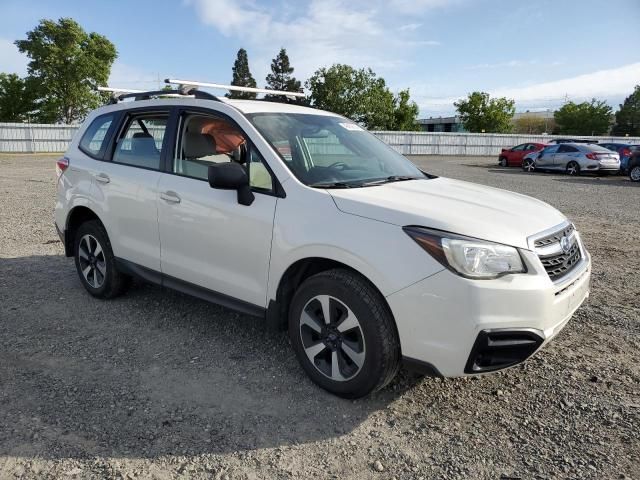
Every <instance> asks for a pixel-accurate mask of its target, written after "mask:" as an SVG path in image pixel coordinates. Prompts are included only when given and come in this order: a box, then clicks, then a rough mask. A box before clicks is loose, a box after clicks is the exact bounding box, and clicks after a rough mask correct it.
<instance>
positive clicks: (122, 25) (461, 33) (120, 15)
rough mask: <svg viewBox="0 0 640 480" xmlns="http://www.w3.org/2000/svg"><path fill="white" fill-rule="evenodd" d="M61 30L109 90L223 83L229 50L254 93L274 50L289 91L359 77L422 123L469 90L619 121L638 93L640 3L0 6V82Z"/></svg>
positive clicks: (502, 0)
mask: <svg viewBox="0 0 640 480" xmlns="http://www.w3.org/2000/svg"><path fill="white" fill-rule="evenodd" d="M60 17H72V18H74V19H75V20H76V21H78V22H79V23H80V24H81V25H82V26H83V28H84V29H85V30H87V31H95V32H97V33H100V34H102V35H105V36H106V37H107V38H109V39H110V40H111V41H112V42H113V43H114V44H115V45H116V48H117V50H118V59H117V60H116V62H115V63H114V65H113V68H112V72H111V78H110V84H111V86H116V87H122V88H127V87H129V88H137V89H144V88H156V87H158V85H159V82H160V81H161V80H162V79H164V78H167V77H173V78H183V79H191V80H199V81H207V82H215V83H230V81H231V67H232V65H233V61H234V59H235V55H236V53H237V51H238V49H239V48H241V47H242V48H245V49H246V50H247V52H248V55H249V65H250V68H251V72H252V73H253V75H254V77H255V78H256V80H257V82H258V85H260V86H262V85H264V83H265V81H264V77H265V76H266V74H267V73H268V72H269V68H270V63H271V59H272V58H273V57H274V56H275V55H276V54H277V52H278V51H279V49H280V48H281V47H284V48H286V49H287V52H288V53H289V57H290V59H291V64H292V66H293V67H294V68H295V76H296V77H297V78H298V79H300V80H303V81H304V80H306V79H307V78H308V77H309V76H311V75H312V74H313V72H314V71H315V70H317V69H318V68H320V67H323V66H330V65H332V64H334V63H347V64H350V65H352V66H354V67H358V68H360V67H370V68H372V69H373V70H374V71H375V72H376V74H378V75H379V76H382V77H384V78H385V80H386V81H387V84H388V85H389V87H390V88H391V89H392V90H393V91H394V92H397V91H399V90H401V89H404V88H409V89H410V92H411V96H412V98H413V99H414V100H415V101H416V102H417V103H418V105H419V107H420V117H421V118H427V117H432V116H433V117H436V116H445V115H450V114H453V113H454V111H455V107H454V106H453V102H454V101H455V100H456V99H459V98H461V97H464V96H466V95H467V94H468V93H470V92H472V91H475V90H481V91H486V92H489V93H490V94H491V95H497V96H507V97H509V98H513V99H515V101H516V110H517V111H527V110H531V111H537V110H545V109H551V110H553V109H555V108H558V107H559V106H561V105H562V104H563V103H564V102H566V101H575V102H581V101H585V100H590V99H591V98H592V97H596V98H598V99H602V100H606V101H607V102H608V103H609V104H611V106H612V107H614V108H617V105H618V104H619V103H621V102H622V101H623V100H624V98H625V97H626V96H627V95H629V94H630V93H631V92H632V91H633V87H634V85H636V84H640V28H638V25H640V0H606V1H605V0H600V1H596V0H299V1H283V0H268V1H267V0H264V1H263V0H173V1H170V2H165V1H159V0H156V1H152V0H137V1H135V2H132V1H124V0H110V1H104V0H103V1H93V0H56V1H55V2H51V1H47V0H2V1H1V2H0V71H3V72H15V73H18V74H21V75H24V74H25V73H26V71H27V63H28V59H27V58H25V57H24V56H23V55H22V54H20V53H19V52H18V51H17V49H16V47H15V46H14V45H13V42H14V41H15V40H16V39H23V38H25V34H26V32H27V31H28V30H31V29H32V28H33V27H34V26H36V24H37V23H38V21H39V20H40V19H43V18H50V19H58V18H60Z"/></svg>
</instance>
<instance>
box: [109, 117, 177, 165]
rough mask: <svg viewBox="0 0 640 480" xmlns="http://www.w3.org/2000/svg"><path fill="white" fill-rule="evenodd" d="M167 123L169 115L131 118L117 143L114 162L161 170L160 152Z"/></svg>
mask: <svg viewBox="0 0 640 480" xmlns="http://www.w3.org/2000/svg"><path fill="white" fill-rule="evenodd" d="M167 121H168V115H167V114H141V115H134V116H131V117H130V118H129V119H128V120H127V124H126V127H125V129H124V130H123V132H122V134H121V135H120V137H119V138H118V141H117V143H116V149H115V152H114V154H113V162H114V163H122V164H125V165H131V166H133V167H141V168H148V169H152V170H160V151H161V150H162V142H163V140H164V134H165V131H166V129H167Z"/></svg>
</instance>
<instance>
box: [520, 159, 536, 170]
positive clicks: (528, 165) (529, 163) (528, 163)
mask: <svg viewBox="0 0 640 480" xmlns="http://www.w3.org/2000/svg"><path fill="white" fill-rule="evenodd" d="M522 169H523V170H524V171H525V172H528V173H531V172H533V171H534V170H535V169H536V162H535V161H533V160H532V159H531V158H525V159H524V161H523V162H522Z"/></svg>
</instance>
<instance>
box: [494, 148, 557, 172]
mask: <svg viewBox="0 0 640 480" xmlns="http://www.w3.org/2000/svg"><path fill="white" fill-rule="evenodd" d="M546 146H547V144H546V143H523V144H521V145H517V146H515V147H513V148H503V149H502V151H501V152H500V156H499V157H498V163H499V164H500V166H501V167H521V166H522V159H523V158H524V156H525V155H528V154H530V153H531V152H539V151H540V150H542V149H543V148H544V147H546Z"/></svg>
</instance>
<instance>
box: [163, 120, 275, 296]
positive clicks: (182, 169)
mask: <svg viewBox="0 0 640 480" xmlns="http://www.w3.org/2000/svg"><path fill="white" fill-rule="evenodd" d="M172 157H173V158H171V160H170V165H168V166H167V170H168V171H167V172H166V173H163V174H162V175H161V178H160V182H159V186H158V191H159V195H158V223H159V229H160V244H161V263H162V273H163V274H164V275H167V276H169V277H173V278H175V279H178V280H182V281H184V282H188V283H190V284H194V285H196V286H198V287H203V288H205V289H207V290H209V291H212V292H215V293H217V294H223V295H226V296H229V297H233V298H234V299H236V300H242V301H244V302H247V303H249V304H252V305H255V306H259V307H266V292H267V281H268V272H269V261H270V253H271V238H272V234H273V219H274V214H275V208H276V203H277V201H278V197H276V196H275V195H274V193H273V192H274V188H273V186H274V182H273V179H272V178H273V177H272V175H271V173H270V171H269V170H268V169H267V167H266V166H265V164H264V161H263V159H262V158H261V157H260V155H259V154H258V152H257V150H256V149H255V147H254V146H253V145H252V144H251V142H250V141H249V139H248V138H247V136H246V135H245V134H244V133H243V132H242V130H241V129H240V128H239V127H238V126H237V125H236V124H235V123H234V122H233V121H231V120H230V119H228V118H226V117H224V116H222V115H220V116H216V115H213V114H207V113H198V112H193V113H191V112H183V113H181V114H180V117H179V120H178V128H177V138H176V147H175V149H174V154H172ZM220 162H238V163H240V164H242V165H244V166H245V168H247V169H248V171H249V176H250V179H251V184H252V186H253V191H254V194H255V200H254V202H253V203H252V204H251V205H249V206H245V205H241V204H239V203H238V198H237V192H236V191H235V190H218V189H213V188H211V187H210V186H209V183H208V180H207V178H208V177H207V173H208V167H209V165H212V164H214V163H220Z"/></svg>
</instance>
